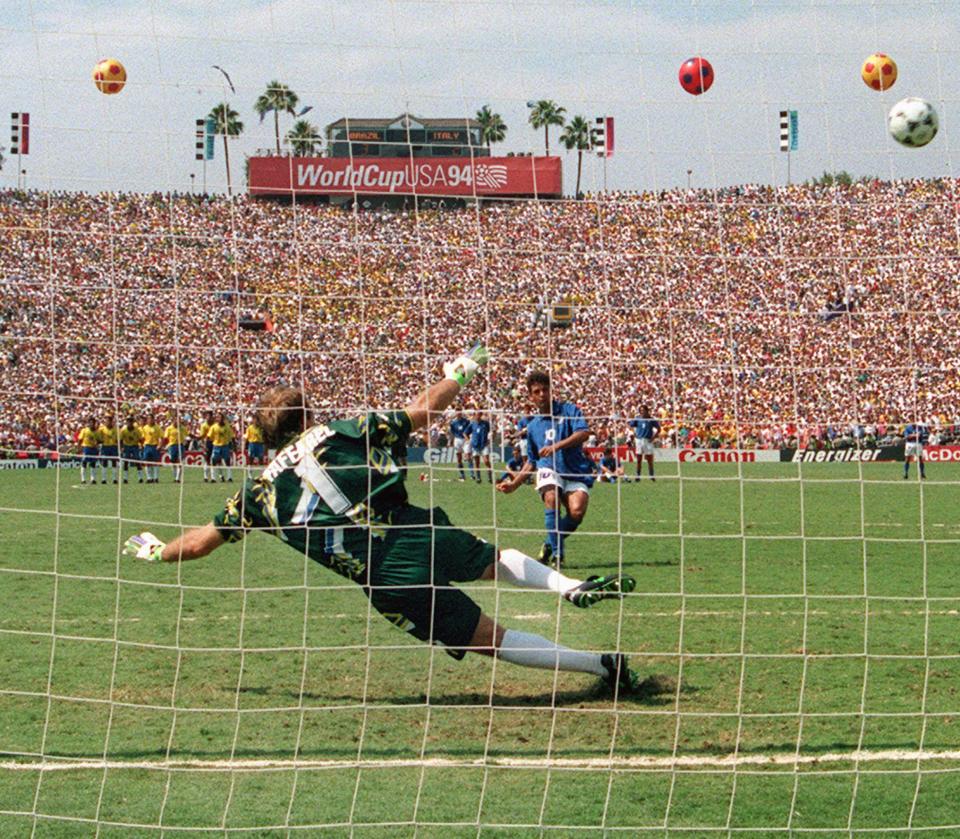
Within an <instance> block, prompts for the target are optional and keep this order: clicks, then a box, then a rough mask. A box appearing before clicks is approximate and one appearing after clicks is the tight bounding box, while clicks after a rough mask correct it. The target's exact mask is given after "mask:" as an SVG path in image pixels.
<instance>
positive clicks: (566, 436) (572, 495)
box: [498, 370, 594, 568]
mask: <svg viewBox="0 0 960 839" xmlns="http://www.w3.org/2000/svg"><path fill="white" fill-rule="evenodd" d="M526 384H527V394H528V395H529V397H530V401H531V402H532V403H533V404H534V406H535V407H536V409H537V414H536V415H535V416H533V417H532V418H531V419H530V423H529V424H528V425H527V462H526V464H524V467H523V469H522V470H521V471H520V474H519V475H517V477H515V478H513V479H511V480H510V481H506V482H504V483H502V484H500V486H499V487H498V489H499V490H500V491H501V492H508V493H509V492H513V491H514V490H515V489H517V487H519V486H520V484H522V483H523V481H524V480H525V479H526V477H527V475H528V474H529V473H530V472H532V471H533V470H534V469H536V470H537V492H539V493H540V497H541V498H542V499H543V507H544V512H543V524H544V527H545V528H546V531H547V538H546V541H545V542H544V544H543V547H542V548H541V549H540V556H539V559H540V561H541V562H544V563H549V562H550V561H551V558H553V559H554V560H555V561H556V564H557V567H558V568H559V567H560V565H561V563H562V562H563V557H564V542H565V541H566V539H567V537H568V536H569V535H570V534H571V533H573V532H574V531H575V530H576V529H577V528H578V527H579V526H580V523H581V522H582V521H583V517H584V516H585V515H586V514H587V505H588V503H589V501H590V488H591V487H592V486H593V481H594V466H593V461H592V460H590V458H589V457H587V455H586V454H585V453H584V451H583V444H584V443H585V442H586V441H587V439H588V438H589V437H590V428H589V426H588V425H587V421H586V420H585V419H584V418H583V413H582V412H581V411H580V409H579V408H578V407H577V406H576V405H574V404H573V402H561V401H560V400H557V399H553V397H552V395H551V391H550V376H549V375H548V374H547V373H545V372H544V371H542V370H534V371H533V372H532V373H531V374H530V375H529V376H527V382H526ZM561 508H565V509H566V514H565V515H564V516H563V517H562V518H561V516H560V513H561Z"/></svg>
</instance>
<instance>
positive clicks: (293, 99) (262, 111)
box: [253, 80, 300, 155]
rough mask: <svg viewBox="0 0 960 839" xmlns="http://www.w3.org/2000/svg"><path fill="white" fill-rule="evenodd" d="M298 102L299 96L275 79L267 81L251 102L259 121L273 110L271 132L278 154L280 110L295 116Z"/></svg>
mask: <svg viewBox="0 0 960 839" xmlns="http://www.w3.org/2000/svg"><path fill="white" fill-rule="evenodd" d="M299 103H300V97H299V96H297V94H296V93H294V92H293V91H292V90H290V88H289V87H287V85H285V84H283V83H282V82H278V81H276V80H274V81H272V82H267V89H266V90H265V91H264V92H263V93H261V94H260V95H259V96H258V97H257V101H256V102H254V103H253V110H254V111H256V112H257V116H258V117H260V121H261V122H263V118H264V116H266V114H267V113H269V112H270V111H273V133H274V134H275V135H276V138H277V154H278V155H279V154H280V112H281V111H285V112H286V113H288V114H290V116H295V115H296V112H297V105H298V104H299Z"/></svg>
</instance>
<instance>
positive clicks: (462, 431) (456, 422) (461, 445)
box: [450, 411, 473, 481]
mask: <svg viewBox="0 0 960 839" xmlns="http://www.w3.org/2000/svg"><path fill="white" fill-rule="evenodd" d="M469 433H470V420H468V419H467V418H466V417H465V416H464V415H463V411H458V412H457V415H456V416H455V417H454V418H453V419H452V420H451V422H450V436H451V437H452V438H453V451H454V453H455V454H456V456H457V471H458V472H459V473H460V480H461V481H465V480H466V479H467V476H466V475H464V474H463V455H464V450H469V445H468V439H469V438H468V437H467V435H468V434H469ZM467 464H468V465H469V467H470V477H471V478H472V477H473V461H471V460H470V458H469V457H468V458H467Z"/></svg>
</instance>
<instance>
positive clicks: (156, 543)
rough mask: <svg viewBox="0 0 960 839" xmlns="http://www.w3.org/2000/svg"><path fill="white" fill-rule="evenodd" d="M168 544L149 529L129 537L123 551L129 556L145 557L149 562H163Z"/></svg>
mask: <svg viewBox="0 0 960 839" xmlns="http://www.w3.org/2000/svg"><path fill="white" fill-rule="evenodd" d="M165 547H166V545H165V544H164V543H163V542H161V541H160V540H159V539H158V538H157V537H156V536H154V535H153V534H152V533H150V532H148V531H144V532H143V533H138V534H137V535H136V536H131V537H130V538H129V539H127V541H126V543H125V544H124V546H123V552H124V553H125V554H126V555H127V556H134V557H136V558H137V559H145V560H147V562H161V561H162V558H163V549H164V548H165Z"/></svg>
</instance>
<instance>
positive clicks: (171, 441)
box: [164, 419, 190, 484]
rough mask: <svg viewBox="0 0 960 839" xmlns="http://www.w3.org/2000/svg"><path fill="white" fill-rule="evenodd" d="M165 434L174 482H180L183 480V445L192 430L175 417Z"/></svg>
mask: <svg viewBox="0 0 960 839" xmlns="http://www.w3.org/2000/svg"><path fill="white" fill-rule="evenodd" d="M164 436H165V437H166V439H167V457H168V458H170V464H171V465H172V466H173V482H174V483H175V484H178V483H180V481H182V480H183V446H184V443H186V442H187V438H188V437H189V436H190V432H189V431H188V430H187V427H186V426H185V425H184V424H183V423H182V422H180V421H179V420H177V419H174V421H173V422H171V423H170V425H168V426H167V428H166V430H165V431H164Z"/></svg>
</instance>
